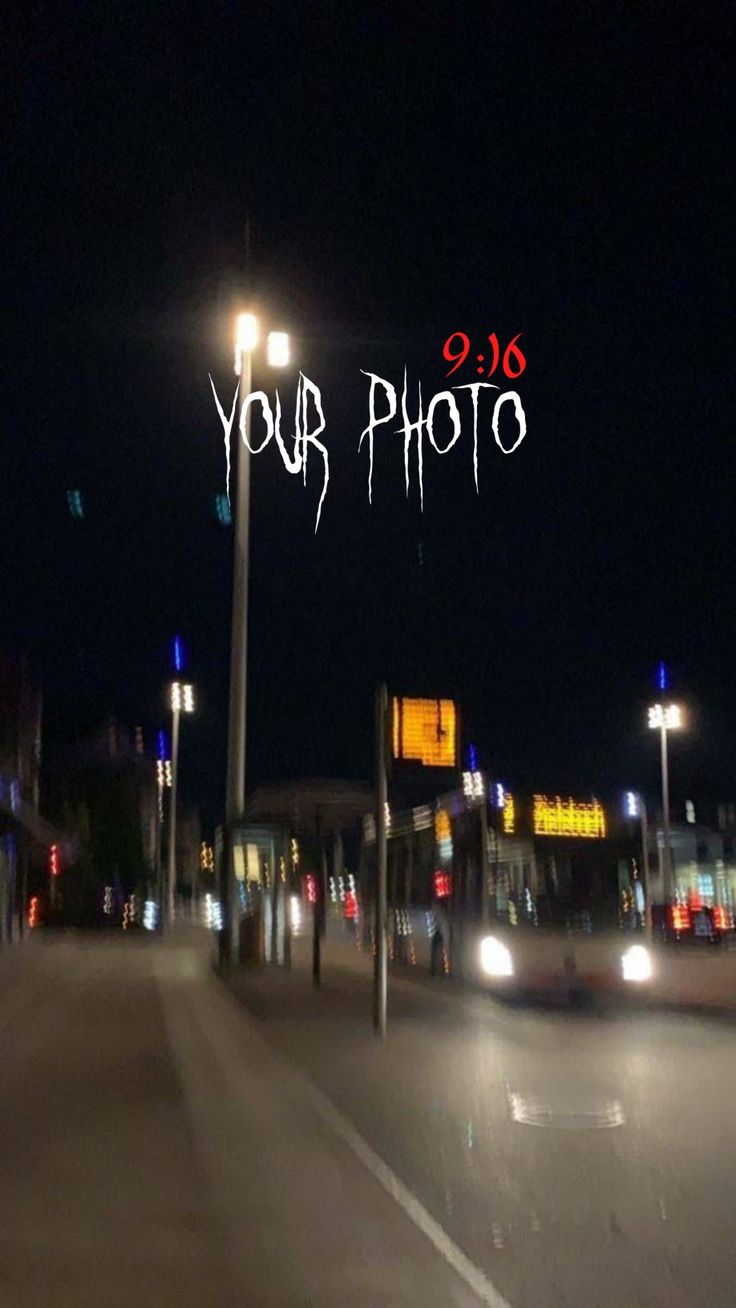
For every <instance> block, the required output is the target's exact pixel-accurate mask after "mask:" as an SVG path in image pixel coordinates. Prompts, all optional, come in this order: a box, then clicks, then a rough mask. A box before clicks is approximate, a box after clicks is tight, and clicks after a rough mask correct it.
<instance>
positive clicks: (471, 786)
mask: <svg viewBox="0 0 736 1308" xmlns="http://www.w3.org/2000/svg"><path fill="white" fill-rule="evenodd" d="M473 761H475V760H473ZM463 794H464V796H465V798H466V799H467V800H468V801H469V802H470V804H471V805H472V804H475V803H477V805H478V811H479V813H480V916H481V921H483V922H487V921H488V917H489V903H488V795H487V789H486V783H485V780H484V777H483V773H482V772H478V771H477V770H474V771H472V772H463Z"/></svg>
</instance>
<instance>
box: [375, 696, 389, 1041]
mask: <svg viewBox="0 0 736 1308" xmlns="http://www.w3.org/2000/svg"><path fill="white" fill-rule="evenodd" d="M387 727H388V691H387V689H386V686H385V685H384V686H380V687H379V689H378V690H377V691H376V902H375V935H376V952H375V956H374V962H373V1027H374V1030H375V1032H376V1035H377V1036H378V1037H379V1039H381V1040H382V1039H383V1038H384V1036H385V1035H386V998H387V988H388V976H387V964H388V959H387V946H388V940H387V911H386V852H387V851H386V807H387V803H388V784H387V779H386V746H387Z"/></svg>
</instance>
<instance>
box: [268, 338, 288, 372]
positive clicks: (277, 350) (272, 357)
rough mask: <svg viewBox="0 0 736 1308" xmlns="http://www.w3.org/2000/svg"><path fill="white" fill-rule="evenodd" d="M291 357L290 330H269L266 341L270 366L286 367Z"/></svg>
mask: <svg viewBox="0 0 736 1308" xmlns="http://www.w3.org/2000/svg"><path fill="white" fill-rule="evenodd" d="M289 357H290V355H289V336H288V332H269V333H268V341H267V342H266V359H267V360H268V366H269V368H286V367H287V366H288V363H289Z"/></svg>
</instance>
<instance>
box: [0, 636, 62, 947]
mask: <svg viewBox="0 0 736 1308" xmlns="http://www.w3.org/2000/svg"><path fill="white" fill-rule="evenodd" d="M41 705H42V697H41V688H40V685H39V684H38V682H37V681H36V680H35V679H34V677H33V676H32V673H31V671H30V667H29V664H28V660H27V659H26V658H24V657H23V656H15V657H14V656H11V655H7V654H4V655H0V945H2V944H7V943H8V942H9V941H10V940H12V938H13V935H14V934H15V933H16V930H17V931H18V932H20V931H22V929H23V922H24V918H25V914H26V912H27V908H28V903H27V901H28V886H29V876H30V873H31V871H32V869H33V868H34V867H39V866H40V867H41V868H42V869H43V874H44V875H45V873H46V869H47V865H48V862H49V853H50V851H51V850H52V848H54V847H55V849H56V854H55V856H54V857H57V858H58V859H59V860H60V861H62V862H63V861H64V860H65V859H69V858H70V857H72V856H73V853H74V839H73V835H72V834H71V833H68V832H63V831H61V830H59V829H58V828H56V827H54V826H52V825H51V823H49V822H47V821H46V820H45V819H44V818H43V817H42V816H41V814H40V813H39V790H40V786H39V780H40V767H41ZM16 922H17V927H16V926H15V925H14V924H15V923H16Z"/></svg>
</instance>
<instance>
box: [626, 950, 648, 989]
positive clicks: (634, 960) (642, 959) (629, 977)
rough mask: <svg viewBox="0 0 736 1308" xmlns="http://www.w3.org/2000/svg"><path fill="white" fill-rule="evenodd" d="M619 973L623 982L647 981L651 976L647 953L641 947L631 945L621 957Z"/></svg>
mask: <svg viewBox="0 0 736 1308" xmlns="http://www.w3.org/2000/svg"><path fill="white" fill-rule="evenodd" d="M621 971H622V973H623V978H624V981H649V980H650V979H651V975H652V960H651V958H650V957H649V951H648V950H647V949H645V948H644V946H643V945H632V946H631V948H630V949H627V950H626V953H625V954H623V955H622V957H621Z"/></svg>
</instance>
